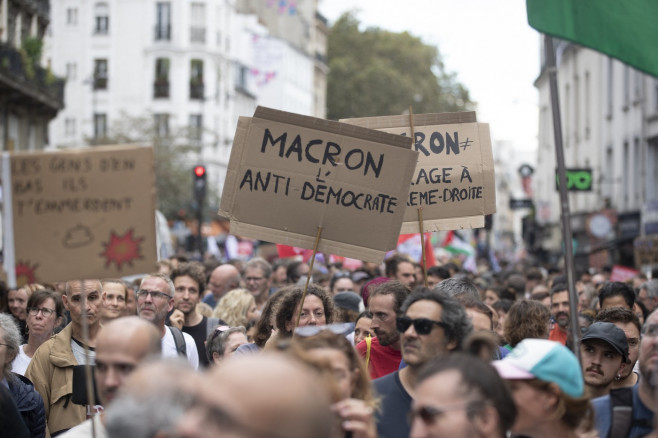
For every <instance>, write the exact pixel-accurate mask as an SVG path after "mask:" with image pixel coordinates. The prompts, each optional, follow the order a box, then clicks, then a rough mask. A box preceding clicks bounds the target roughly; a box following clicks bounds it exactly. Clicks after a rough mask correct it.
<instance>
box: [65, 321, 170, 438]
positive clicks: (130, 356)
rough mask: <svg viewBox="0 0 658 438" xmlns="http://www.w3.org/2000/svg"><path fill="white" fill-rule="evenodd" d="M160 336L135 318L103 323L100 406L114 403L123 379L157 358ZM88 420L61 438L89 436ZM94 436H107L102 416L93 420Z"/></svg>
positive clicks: (99, 338) (98, 385) (97, 376)
mask: <svg viewBox="0 0 658 438" xmlns="http://www.w3.org/2000/svg"><path fill="white" fill-rule="evenodd" d="M160 345H161V344H160V333H159V332H158V330H157V328H156V327H155V326H154V325H153V324H151V323H150V322H148V321H145V320H143V319H141V318H138V317H137V316H127V317H124V318H120V319H115V320H112V321H110V322H109V323H107V324H105V325H104V326H103V327H102V328H101V330H100V331H99V333H98V336H97V338H96V370H95V379H96V388H97V390H98V397H99V398H100V402H101V404H102V405H103V406H105V407H107V406H108V405H109V404H110V403H112V401H113V400H114V398H115V396H116V394H117V391H118V390H119V388H120V387H121V385H123V382H124V381H125V379H126V378H127V377H128V376H129V375H130V374H131V373H132V372H133V370H134V369H135V367H137V365H139V364H140V363H141V362H142V361H144V360H145V359H146V358H147V357H149V356H159V355H160V349H161V347H160ZM91 421H92V420H91V419H90V420H87V421H85V422H83V423H82V424H80V425H78V426H76V427H74V428H72V429H70V430H69V431H68V432H66V433H64V434H63V435H61V437H63V438H76V437H90V436H92V433H91V428H92V423H91ZM93 425H94V428H95V429H96V437H97V438H104V437H106V436H107V433H106V431H105V421H104V414H103V412H101V413H100V414H99V415H97V416H95V417H94V424H93Z"/></svg>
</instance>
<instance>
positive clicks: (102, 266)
mask: <svg viewBox="0 0 658 438" xmlns="http://www.w3.org/2000/svg"><path fill="white" fill-rule="evenodd" d="M10 160H11V186H12V207H13V222H14V243H15V259H16V271H17V284H19V285H20V284H24V283H26V282H55V281H65V280H70V279H84V278H106V277H119V276H124V275H131V274H138V273H147V272H151V271H153V269H154V268H155V264H156V260H157V258H156V243H155V172H154V161H153V149H152V148H151V147H139V146H111V147H94V148H85V149H75V150H65V151H64V150H61V151H56V152H38V153H16V154H12V156H11V157H10Z"/></svg>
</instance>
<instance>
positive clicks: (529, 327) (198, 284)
mask: <svg viewBox="0 0 658 438" xmlns="http://www.w3.org/2000/svg"><path fill="white" fill-rule="evenodd" d="M576 277H577V278H576V284H575V289H576V293H577V303H576V305H575V308H576V309H577V314H573V312H572V310H571V306H570V304H571V303H570V293H569V287H568V285H567V281H566V276H565V274H564V272H560V271H558V270H546V269H543V268H539V267H526V266H524V265H523V264H519V265H509V266H504V267H503V269H502V270H501V271H500V272H496V273H494V272H492V271H491V270H488V269H481V270H480V271H479V272H478V273H477V274H474V273H471V272H466V271H463V270H461V269H460V267H459V265H458V264H457V263H452V262H447V263H444V264H443V265H441V266H433V267H430V268H428V269H427V270H426V271H425V270H423V269H422V267H421V266H420V265H419V264H418V263H416V262H414V261H412V260H411V259H409V258H408V257H407V256H405V255H404V254H396V255H393V256H391V257H390V258H388V259H387V260H386V261H385V262H384V263H383V264H382V265H381V266H379V265H375V264H371V263H364V264H363V265H362V267H360V268H358V269H356V270H348V269H345V268H344V267H343V266H342V265H341V264H340V263H336V264H332V265H326V264H321V263H314V266H313V270H312V271H311V267H310V266H309V263H306V262H302V261H299V260H285V259H284V260H276V261H274V263H269V262H268V261H266V260H264V259H262V258H254V259H251V260H249V261H247V262H243V261H235V262H228V263H221V264H220V263H218V262H211V261H208V262H206V263H200V262H196V261H188V260H186V259H184V258H172V259H170V260H165V261H161V262H159V263H158V265H157V266H155V267H154V272H153V273H150V274H146V275H144V276H141V277H140V278H138V279H136V280H133V281H130V282H128V281H125V280H122V279H84V280H71V281H68V282H65V283H58V284H29V285H25V286H22V287H20V288H17V289H7V287H6V286H4V284H2V285H0V286H1V287H0V366H2V368H1V370H2V371H1V375H0V403H1V406H0V437H4V436H7V437H46V436H51V437H54V436H60V437H92V436H93V437H117V438H118V437H144V438H147V437H172V438H173V437H181V438H184V437H190V438H191V437H222V436H232V437H280V438H311V437H313V438H316V437H327V438H337V437H344V436H351V437H353V438H374V437H381V438H406V437H443V436H445V437H451V438H459V437H501V438H502V437H507V436H520V437H596V436H598V437H601V438H607V437H612V438H617V437H642V436H653V434H654V411H655V410H656V406H657V404H656V396H658V392H657V391H656V386H657V385H658V373H657V372H656V367H657V366H658V313H656V312H655V309H656V308H657V307H658V279H653V280H649V279H647V278H646V277H644V276H642V275H638V276H636V277H634V278H631V279H629V280H628V281H626V282H618V281H611V279H610V272H609V271H606V270H604V269H603V270H591V272H590V271H587V272H582V273H578V274H577V275H576ZM574 319H576V320H577V324H576V326H577V327H578V330H579V333H578V336H576V337H574V336H573V333H571V330H572V329H571V327H572V326H574V324H572V323H571V322H572V320H574ZM574 338H577V345H574ZM573 352H577V353H578V355H576V354H574V353H573ZM579 360H580V362H579ZM89 378H91V380H89ZM91 382H93V383H94V387H93V389H92V387H91V386H90V383H91Z"/></svg>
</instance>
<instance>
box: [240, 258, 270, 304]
mask: <svg viewBox="0 0 658 438" xmlns="http://www.w3.org/2000/svg"><path fill="white" fill-rule="evenodd" d="M243 280H244V284H245V287H246V289H247V290H248V291H249V292H251V294H252V295H253V296H254V298H255V299H256V308H257V309H258V310H259V311H260V310H263V307H264V306H265V303H266V302H267V299H268V298H269V297H270V292H271V290H270V287H271V286H272V265H270V264H269V263H267V260H265V259H263V258H261V257H256V258H253V259H251V260H249V261H248V262H247V264H246V265H245V267H244V276H243Z"/></svg>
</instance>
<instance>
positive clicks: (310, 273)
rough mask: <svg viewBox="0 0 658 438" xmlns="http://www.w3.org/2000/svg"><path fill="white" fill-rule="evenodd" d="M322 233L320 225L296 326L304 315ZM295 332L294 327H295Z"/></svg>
mask: <svg viewBox="0 0 658 438" xmlns="http://www.w3.org/2000/svg"><path fill="white" fill-rule="evenodd" d="M321 235H322V227H318V233H317V234H316V235H315V243H314V244H313V255H312V256H311V264H310V265H309V267H308V275H307V276H306V285H305V286H304V293H302V299H301V300H300V301H299V312H297V318H296V319H295V328H297V327H298V326H299V318H301V316H302V307H304V300H305V299H306V291H308V285H309V283H310V282H311V276H312V275H313V264H314V263H315V255H316V254H317V253H318V245H319V244H320V236H321ZM293 333H294V329H293Z"/></svg>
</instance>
